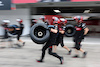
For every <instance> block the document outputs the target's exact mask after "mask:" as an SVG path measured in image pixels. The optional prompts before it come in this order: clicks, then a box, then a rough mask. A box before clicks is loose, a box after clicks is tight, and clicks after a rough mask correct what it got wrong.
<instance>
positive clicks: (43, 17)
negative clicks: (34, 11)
mask: <svg viewBox="0 0 100 67" xmlns="http://www.w3.org/2000/svg"><path fill="white" fill-rule="evenodd" d="M40 19H41V20H42V21H43V22H44V23H45V24H46V25H49V22H48V20H47V18H46V17H45V16H41V17H40Z"/></svg>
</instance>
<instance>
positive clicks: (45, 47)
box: [37, 43, 49, 62]
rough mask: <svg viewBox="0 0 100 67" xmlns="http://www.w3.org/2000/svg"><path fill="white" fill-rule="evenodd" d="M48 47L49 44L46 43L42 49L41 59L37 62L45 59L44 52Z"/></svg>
mask: <svg viewBox="0 0 100 67" xmlns="http://www.w3.org/2000/svg"><path fill="white" fill-rule="evenodd" d="M48 47H49V43H46V44H45V45H44V46H43V48H42V55H41V59H40V60H37V62H43V59H44V57H45V51H46V49H47V48H48Z"/></svg>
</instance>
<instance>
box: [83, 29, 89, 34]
mask: <svg viewBox="0 0 100 67" xmlns="http://www.w3.org/2000/svg"><path fill="white" fill-rule="evenodd" d="M88 31H89V29H88V28H87V27H86V28H85V29H84V35H86V34H87V33H88Z"/></svg>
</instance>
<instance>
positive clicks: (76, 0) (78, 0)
mask: <svg viewBox="0 0 100 67" xmlns="http://www.w3.org/2000/svg"><path fill="white" fill-rule="evenodd" d="M71 1H72V2H82V1H100V0H71Z"/></svg>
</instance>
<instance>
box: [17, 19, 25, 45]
mask: <svg viewBox="0 0 100 67" xmlns="http://www.w3.org/2000/svg"><path fill="white" fill-rule="evenodd" d="M16 21H17V22H18V23H19V28H16V31H17V40H18V41H19V42H21V43H23V46H24V45H25V42H23V41H22V40H21V39H20V37H21V35H22V32H23V29H24V25H23V24H22V22H23V20H22V19H16Z"/></svg>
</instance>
